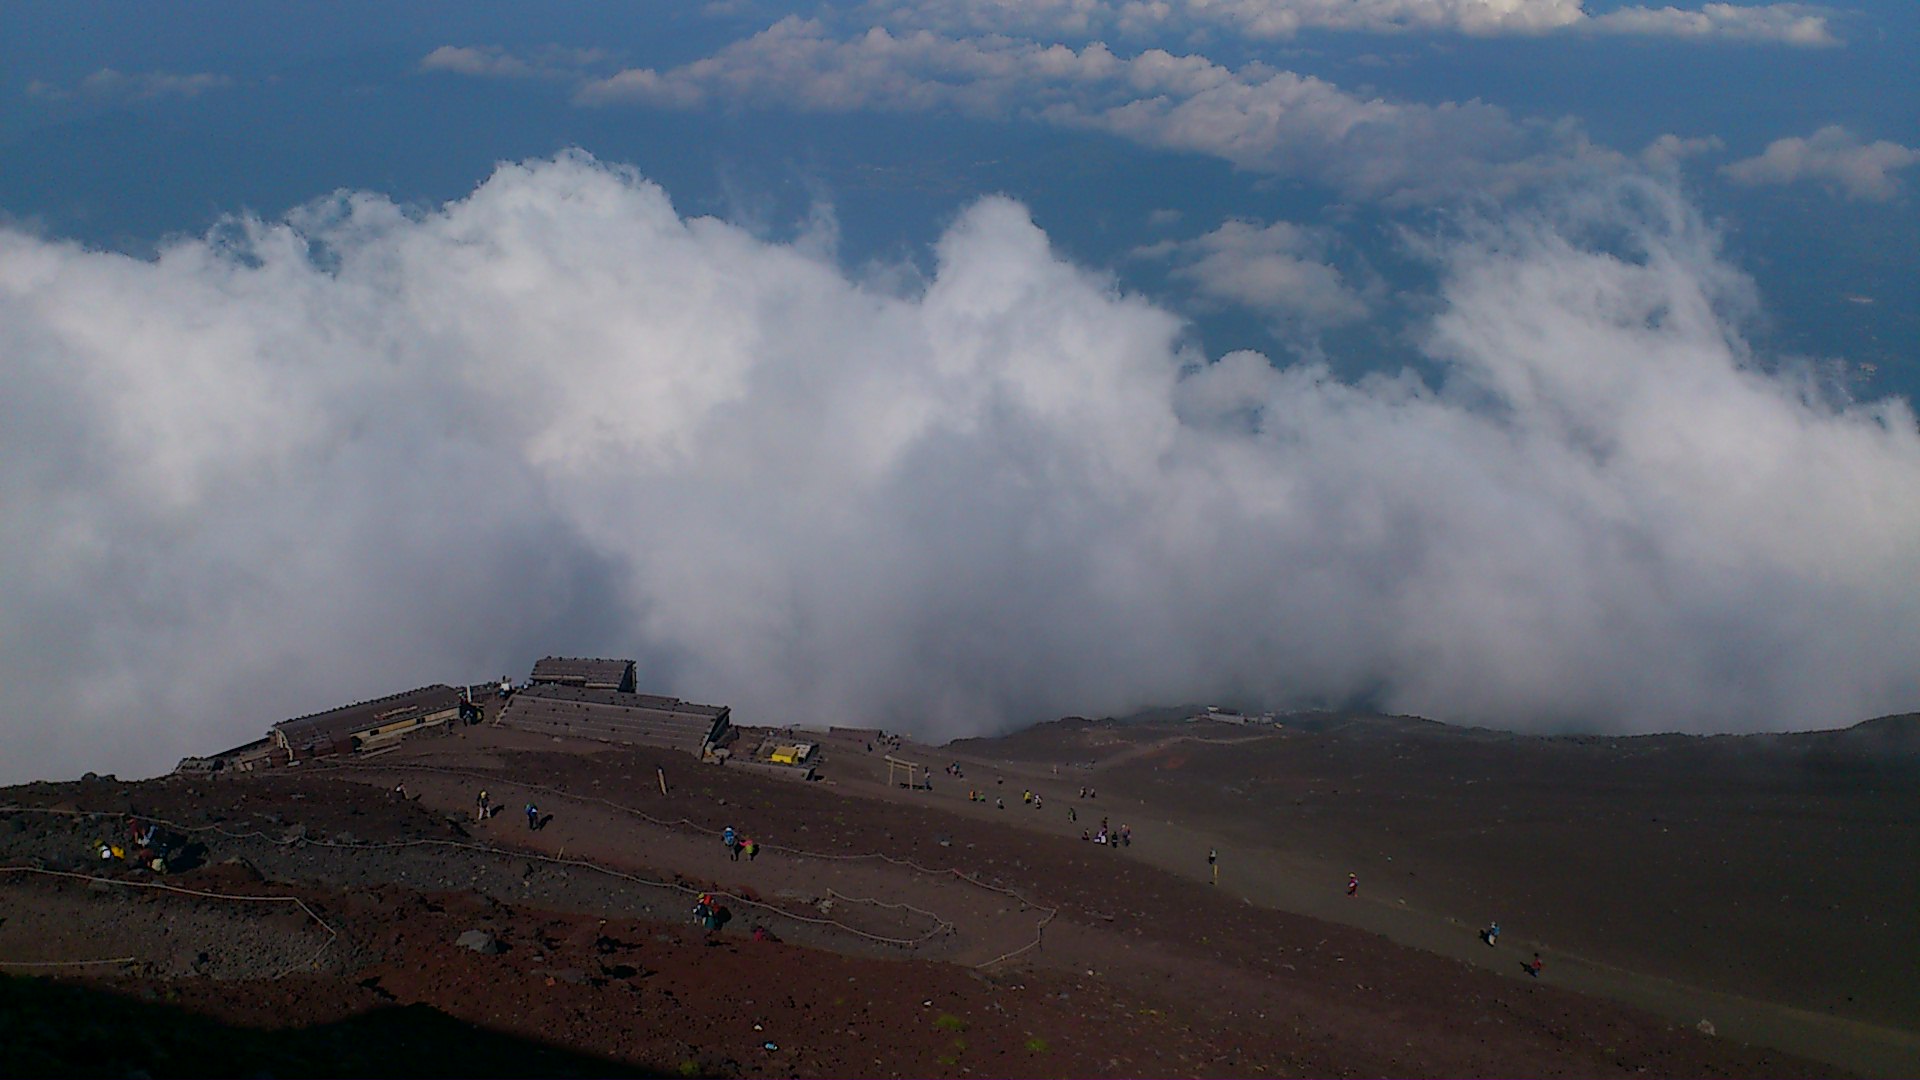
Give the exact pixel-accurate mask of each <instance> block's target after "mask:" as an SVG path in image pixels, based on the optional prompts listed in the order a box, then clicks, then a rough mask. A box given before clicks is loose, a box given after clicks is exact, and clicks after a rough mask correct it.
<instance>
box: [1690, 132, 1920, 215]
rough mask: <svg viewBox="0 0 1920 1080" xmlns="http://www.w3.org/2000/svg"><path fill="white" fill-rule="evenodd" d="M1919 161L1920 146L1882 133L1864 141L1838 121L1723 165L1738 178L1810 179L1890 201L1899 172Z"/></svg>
mask: <svg viewBox="0 0 1920 1080" xmlns="http://www.w3.org/2000/svg"><path fill="white" fill-rule="evenodd" d="M1915 162H1920V150H1915V149H1914V148H1912V147H1910V146H1902V145H1900V144H1899V143H1896V142H1888V141H1887V140H1885V139H1882V140H1880V141H1878V142H1872V143H1865V142H1861V141H1860V139H1859V137H1858V136H1856V135H1854V134H1853V133H1852V132H1850V131H1848V130H1847V129H1846V128H1844V127H1841V126H1839V125H1838V124H1829V125H1827V126H1826V127H1823V128H1821V129H1820V130H1818V131H1816V132H1814V133H1813V135H1812V137H1810V138H1805V139H1802V138H1787V139H1779V140H1777V141H1775V142H1773V143H1770V144H1768V146H1767V148H1766V150H1764V151H1762V152H1761V153H1760V154H1759V155H1758V156H1757V157H1750V158H1746V159H1744V160H1741V161H1736V162H1734V163H1733V164H1731V165H1726V166H1723V167H1722V168H1721V169H1720V171H1721V172H1722V173H1724V174H1726V176H1727V177H1728V178H1729V179H1731V180H1734V181H1736V182H1738V183H1742V184H1749V185H1759V184H1795V183H1799V182H1801V181H1803V180H1811V181H1815V182H1817V183H1821V184H1824V185H1826V186H1828V187H1833V188H1838V189H1839V190H1840V191H1842V192H1844V193H1845V194H1846V196H1847V197H1848V198H1850V199H1862V200H1868V201H1885V200H1887V199H1891V198H1893V197H1894V196H1895V195H1897V194H1899V192H1900V178H1899V177H1897V176H1895V175H1894V173H1896V172H1898V171H1899V170H1901V169H1905V168H1909V167H1911V166H1912V165H1913V164H1914V163H1915Z"/></svg>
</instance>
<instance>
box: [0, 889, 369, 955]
mask: <svg viewBox="0 0 1920 1080" xmlns="http://www.w3.org/2000/svg"><path fill="white" fill-rule="evenodd" d="M0 874H45V875H47V876H48V877H61V878H72V879H74V880H76V881H88V882H99V883H101V884H105V885H122V886H126V887H128V888H134V889H159V890H162V891H164V892H172V893H180V894H182V895H185V896H198V897H204V898H206V899H209V900H238V901H257V902H261V903H279V904H294V905H296V906H297V907H299V909H300V910H301V911H304V912H306V913H307V918H309V919H312V920H313V921H314V922H316V923H318V924H320V929H322V930H325V931H326V932H327V940H326V941H323V942H321V943H320V948H318V949H317V950H315V951H314V954H313V958H312V959H310V960H308V961H307V966H308V967H318V966H319V964H320V956H321V954H323V953H325V952H326V951H327V949H329V948H330V947H332V946H333V944H334V943H335V942H337V941H339V940H340V933H339V931H337V930H335V929H334V928H333V927H331V926H329V925H327V920H325V919H323V918H321V917H320V915H319V914H318V913H317V912H315V911H314V910H313V909H312V908H310V907H308V906H307V902H306V901H305V900H302V899H300V898H299V897H297V896H244V895H240V894H237V893H217V892H209V891H207V890H205V889H189V888H185V887H183V886H179V885H168V884H166V883H165V882H161V881H122V880H120V879H118V878H106V877H99V876H98V875H94V874H76V873H74V872H72V871H70V870H47V869H44V868H42V867H38V866H0ZM288 970H289V973H291V972H292V971H293V970H295V969H288Z"/></svg>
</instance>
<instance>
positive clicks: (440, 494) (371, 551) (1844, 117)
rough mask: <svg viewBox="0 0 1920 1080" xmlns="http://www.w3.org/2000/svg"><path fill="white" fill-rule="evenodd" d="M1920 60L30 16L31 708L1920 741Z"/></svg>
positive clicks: (16, 76)
mask: <svg viewBox="0 0 1920 1080" xmlns="http://www.w3.org/2000/svg"><path fill="white" fill-rule="evenodd" d="M1916 31H1920V14H1917V13H1916V9H1915V7H1914V5H1911V4H1906V3H1899V2H1893V0H1875V2H1868V3H1855V4H1851V5H1848V6H1846V7H1839V6H1828V5H1820V4H1802V3H1778V4H1765V3H1736V4H1724V3H1707V4H1700V3H1692V2H1680V3H1676V4H1674V5H1672V6H1666V5H1638V4H1631V3H1610V2H1602V0H1588V2H1586V3H1584V4H1583V3H1581V2H1579V0H1267V2H1254V0H1244V2H1242V0H1215V2H1212V3H1167V4H1147V3H1103V2H1097V0H1060V2H1058V3H1035V4H1024V5H1006V4H1000V3H994V2H988V0H922V2H918V3H915V2H908V0H898V2H889V0H879V2H874V3H867V4H844V5H833V6H827V5H807V6H794V5H777V4H759V3H751V2H741V3H716V4H709V5H706V6H705V7H692V6H682V5H628V6H613V5H599V4H595V5H572V6H568V5H559V6H554V5H544V6H542V7H540V8H539V9H538V10H537V11H536V10H533V9H528V8H525V7H523V6H519V5H474V4H447V5H432V4H399V5H388V4H380V5H371V4H331V5H312V6H295V7H262V6H260V5H251V4H194V5H170V4H153V5H140V6H133V7H128V6H122V5H87V4H71V3H62V4H57V5H56V4H30V3H27V4H11V5H8V6H7V7H6V8H5V9H3V10H0V215H3V216H4V218H3V220H4V221H5V222H6V228H5V233H4V237H5V241H6V244H5V251H4V253H3V254H0V327H5V328H6V329H5V333H6V335H7V337H8V338H9V341H8V350H9V351H8V353H7V359H6V360H5V361H4V362H5V363H7V364H8V365H9V367H10V368H12V369H13V370H12V372H11V374H12V376H13V378H12V379H11V380H10V382H11V383H12V385H13V386H14V387H15V389H14V391H13V392H11V393H10V394H9V399H10V400H9V403H8V406H7V414H8V418H9V420H10V423H9V434H8V435H4V436H0V439H5V440H7V446H6V448H7V450H8V453H9V457H10V458H11V459H12V460H13V464H12V465H10V466H7V467H6V469H5V471H4V472H0V485H4V486H0V493H4V494H5V495H6V496H7V499H8V502H9V503H10V504H11V505H13V506H17V507H27V508H29V509H30V510H31V511H32V513H31V514H29V515H10V518H11V520H12V522H13V524H12V525H11V526H10V527H9V528H8V531H7V533H6V534H5V542H6V544H7V545H8V550H9V552H10V554H11V556H12V557H11V558H10V559H9V568H8V570H6V571H4V576H0V599H4V600H5V601H6V606H5V609H4V612H5V613H4V614H0V620H4V629H5V631H6V633H5V636H4V637H3V638H0V675H3V676H4V677H5V679H6V682H7V684H8V685H11V686H15V687H18V686H21V685H23V684H26V683H30V682H32V683H40V684H45V683H47V682H48V680H47V679H46V678H45V673H47V672H49V671H81V670H86V671H100V670H110V671H112V672H115V673H116V674H114V675H113V676H112V677H111V678H109V679H107V680H106V681H105V685H102V686H100V687H98V688H96V689H95V690H94V691H92V692H91V693H90V694H89V695H88V696H87V698H86V704H85V705H84V706H82V707H79V708H77V709H76V708H75V706H74V705H73V703H72V700H71V699H70V698H68V697H66V696H63V693H62V692H60V691H57V690H54V689H48V690H45V691H37V692H33V691H30V692H29V695H28V696H29V699H30V700H29V701H28V703H27V705H26V707H25V708H24V709H23V710H22V711H21V712H19V713H17V714H16V716H17V717H18V719H9V720H8V721H6V722H7V723H9V724H16V723H17V724H21V725H23V726H25V727H27V728H30V729H31V731H32V732H33V736H32V738H33V739H34V740H37V742H36V746H37V747H38V748H37V749H36V750H35V751H34V752H32V753H30V754H28V755H26V756H24V757H22V758H20V759H19V760H20V761H21V762H23V763H32V764H23V765H22V766H20V767H21V768H22V769H24V770H26V771H27V772H31V771H34V770H42V771H43V770H44V769H62V768H64V769H69V770H71V769H74V768H76V767H78V766H80V765H83V764H84V761H83V759H84V758H85V751H86V749H87V748H89V747H94V746H97V745H98V744H99V741H100V740H99V738H98V736H100V735H101V734H102V733H111V732H115V731H118V730H120V728H121V727H122V725H124V723H125V722H126V721H125V718H126V717H127V715H128V714H129V711H130V710H134V709H135V705H134V703H135V702H139V703H140V705H139V706H138V708H139V710H140V711H142V714H143V715H144V716H146V717H147V718H148V719H147V720H146V721H144V722H145V723H147V724H149V726H150V728H151V730H150V731H149V732H148V734H147V735H146V736H145V738H144V740H143V745H144V746H146V747H147V749H146V750H145V751H144V753H145V756H144V757H143V758H141V760H140V761H139V762H138V763H137V764H134V765H130V766H128V767H129V768H155V767H164V766H165V765H166V764H169V763H170V761H171V759H172V758H173V757H177V756H179V755H180V754H182V753H187V752H195V751H205V750H209V749H213V748H214V747H212V746H210V745H209V743H222V742H224V741H238V740H239V739H240V738H242V737H245V736H247V735H249V734H250V733H252V732H254V731H256V730H258V729H259V728H260V727H261V726H262V725H263V724H264V723H265V722H269V721H271V720H273V719H277V718H280V717H281V716H283V715H291V714H294V713H298V712H305V711H311V710H312V709H314V708H321V707H325V706H327V705H330V704H335V703H338V702H337V700H336V699H338V698H340V697H342V696H343V695H344V696H346V697H353V696H355V695H361V696H371V695H374V694H377V693H382V692H387V691H389V690H391V689H397V688H399V687H398V686H397V685H394V684H396V683H400V682H408V683H410V682H415V681H419V680H420V679H421V678H446V679H458V678H465V677H474V678H479V677H482V676H485V675H491V674H497V670H496V669H510V670H517V669H519V668H520V667H522V666H524V665H525V663H526V662H527V660H528V659H529V658H530V657H531V656H533V655H536V654H537V653H539V652H545V651H548V650H557V651H567V652H594V653H608V654H619V655H637V656H640V657H642V658H643V659H644V660H645V661H646V662H647V663H648V665H649V670H650V671H651V672H652V673H653V678H654V680H655V683H656V685H658V686H659V687H660V688H662V689H670V690H674V691H676V692H681V693H685V694H688V695H689V696H704V697H706V698H711V699H723V700H729V701H731V702H733V703H734V704H735V705H736V707H739V708H741V710H742V713H743V718H744V719H746V720H748V721H749V722H753V721H754V720H755V718H756V716H757V717H758V719H759V720H760V721H762V722H788V721H798V722H806V721H810V720H817V719H821V718H823V717H833V718H849V719H857V720H859V721H861V722H875V723H883V724H886V725H888V726H894V727H904V728H908V729H917V730H921V731H923V733H925V734H927V735H929V736H942V737H944V736H950V735H955V734H964V733H974V732H978V731H986V730H999V729H1004V728H1005V727H1007V726H1010V725H1015V724H1020V723H1026V722H1031V721H1033V720H1035V719H1040V718H1044V717H1046V716H1050V715H1058V714H1060V713H1065V712H1087V713H1098V712H1119V711H1124V710H1126V709H1129V708H1134V707H1140V706H1145V705H1151V704H1157V703H1162V702H1165V701H1172V700H1194V699H1202V698H1209V697H1215V696H1226V697H1233V698H1236V699H1243V700H1244V701H1245V702H1247V703H1249V704H1263V705H1272V706H1276V707H1296V706H1308V705H1320V704H1344V703H1365V704H1369V705H1374V706H1376V707H1382V708H1393V709H1400V710H1404V711H1410V712H1419V713H1421V714H1423V715H1430V716H1436V717H1438V718H1442V719H1449V720H1457V721H1461V722H1476V723H1491V724H1498V725H1502V726H1508V727H1515V728H1523V729H1546V730H1564V729H1569V728H1578V729H1589V730H1626V731H1642V730H1668V729H1679V730H1743V729H1750V728H1773V729H1777V728H1789V727H1807V726H1831V725H1834V724H1839V723H1847V722H1852V721H1854V720H1858V719H1864V718H1866V716H1868V715H1873V714H1876V713H1878V712H1883V711H1894V710H1899V709H1911V708H1915V707H1920V683H1916V677H1915V676H1914V675H1913V674H1912V673H1911V670H1910V664H1909V662H1908V661H1909V660H1910V657H1911V652H1912V650H1911V647H1910V646H1911V645H1913V644H1914V643H1915V640H1914V631H1913V626H1914V625H1916V623H1915V621H1914V617H1915V616H1916V615H1917V614H1920V593H1916V591H1915V590H1916V588H1917V587H1916V585H1915V584H1914V582H1915V581H1916V580H1920V579H1917V578H1916V576H1915V575H1914V574H1913V573H1912V571H1913V570H1914V569H1915V568H1916V567H1915V566H1914V559H1915V558H1916V552H1920V531H1917V530H1920V523H1916V520H1915V518H1914V516H1913V515H1914V513H1915V512H1916V507H1920V473H1916V462H1920V458H1916V457H1915V452H1914V446H1913V431H1912V430H1911V428H1912V416H1911V405H1910V402H1911V401H1912V400H1913V398H1914V397H1915V395H1916V393H1920V351H1917V349H1916V346H1920V312H1917V311H1916V303H1915V299H1916V298H1915V295H1914V289H1913V284H1912V283H1913V282H1914V281H1915V280H1917V279H1920V243H1916V242H1915V241H1916V240H1920V211H1916V203H1915V199H1914V196H1913V185H1914V183H1915V181H1916V178H1920V168H1917V167H1916V163H1917V162H1920V150H1916V147H1920V130H1917V129H1920V109H1916V107H1915V106H1916V93H1915V90H1914V84H1913V80H1912V78H1911V76H1910V74H1909V73H1910V72H1911V71H1912V70H1913V68H1914V67H1915V66H1916V60H1920V56H1916V53H1917V52H1920V47H1917V46H1916V41H1917V40H1920V37H1917V35H1916ZM502 163H509V165H510V167H508V168H506V169H504V170H503V171H496V169H497V167H498V166H500V165H501V164H502ZM983 200H984V201H983ZM535 223H538V224H539V225H540V227H541V228H543V229H546V230H548V232H547V233H539V234H536V233H532V232H529V231H527V230H529V229H531V228H533V227H534V225H535ZM555 237H572V238H573V239H572V241H571V242H570V244H569V245H565V246H558V247H556V246H555V244H556V241H555V239H554V238H555ZM613 238H620V243H621V244H623V245H624V246H618V247H612V246H607V245H612V244H613V243H614V239H613ZM603 248H604V250H603ZM477 253H484V254H477ZM996 267H997V268H998V270H997V271H996V269H995V268H996ZM658 275H664V276H658ZM1003 279H1004V280H1003ZM702 282H706V283H710V284H711V288H707V289H701V288H695V287H694V286H695V285H697V284H698V283H702ZM1014 283H1018V284H1017V287H1016V284H1014ZM650 287H652V288H660V289H664V290H666V291H668V292H673V293H674V294H675V295H677V296H679V300H678V303H679V304H680V305H682V306H680V307H666V308H661V307H657V306H654V305H651V304H650V303H649V302H648V299H649V298H648V296H647V295H644V294H642V293H640V292H636V290H644V289H647V288H650ZM1023 290H1024V291H1023ZM799 296H804V297H810V298H811V301H810V305H811V306H803V307H798V308H796V307H794V306H793V305H794V303H795V301H794V299H793V298H794V297H799ZM581 297H586V298H591V299H592V301H593V302H591V303H588V302H583V301H581V300H579V299H578V298H581ZM436 305H437V306H436ZM555 310H564V311H565V312H567V315H568V318H567V319H566V320H557V319H555V318H554V316H553V315H552V312H553V311H555ZM463 312H466V313H469V314H468V315H467V317H465V318H461V317H460V313H463ZM696 313H697V314H698V315H700V316H702V317H704V318H706V319H709V320H711V322H710V323H707V324H701V325H694V324H690V323H688V322H687V318H688V317H690V316H691V315H693V314H696ZM829 313H832V314H833V318H831V319H829V318H828V314H829ZM764 320H774V321H773V322H765V321H764ZM480 325H485V326H489V327H491V330H490V332H489V335H488V336H486V337H484V338H477V337H475V332H474V331H473V329H472V327H474V326H480ZM1122 329H1125V330H1126V332H1125V333H1121V332H1120V331H1121V330H1122ZM1116 334H1118V336H1115V335H1116ZM116 335H119V336H116ZM508 343H512V344H513V346H514V348H515V349H517V350H518V351H513V350H508V349H507V345H508ZM507 380H513V381H515V387H516V389H513V390H509V389H508V388H507V387H506V386H505V385H503V382H504V381H507ZM128 386H137V387H142V388H144V389H143V390H142V391H141V392H140V393H137V394H134V393H128V392H126V391H125V390H124V389H115V388H116V387H118V388H124V387H128ZM526 386H532V387H535V388H537V389H536V390H532V391H526V390H525V389H524V388H525V387H526ZM523 393H525V394H530V398H529V397H522V396H517V395H520V394H523ZM663 403H666V404H663ZM616 404H617V405H618V406H619V407H618V408H614V407H613V406H614V405H616ZM668 405H671V407H670V408H669V407H667V406H668ZM443 409H444V411H445V413H446V415H447V416H453V417H459V418H462V419H461V422H460V423H455V422H454V421H453V420H450V419H445V418H437V419H436V420H434V421H433V422H430V423H424V424H422V423H418V422H411V423H410V422H407V421H406V419H405V418H406V417H409V416H418V415H420V414H421V412H422V411H424V412H426V413H427V414H430V415H435V416H436V417H440V413H441V412H442V411H443ZM263 410H264V411H265V412H266V413H267V414H268V415H270V416H273V417H278V418H280V420H279V422H277V423H271V424H270V423H267V422H266V421H264V420H262V419H260V418H259V417H258V416H256V415H255V414H256V413H258V412H261V411H263ZM503 414H505V415H506V416H508V417H510V418H505V419H503ZM387 422H392V423H395V424H398V425H399V430H398V431H396V430H394V429H390V428H387V427H383V426H381V425H382V424H385V423H387ZM741 424H751V425H752V431H753V432H754V434H753V435H751V436H749V435H746V434H742V433H740V431H739V429H738V425H741ZM830 425H839V426H838V427H832V428H831V430H829V426H830ZM849 430H851V431H859V432H864V433H866V434H864V435H862V436H860V437H855V436H853V435H850V434H847V432H848V431H849ZM1116 432H1118V433H1122V434H1123V436H1124V437H1121V438H1120V441H1119V442H1117V443H1116V442H1114V441H1113V440H1114V439H1115V438H1116ZM1143 447H1144V448H1145V449H1143ZM1149 451H1150V452H1149ZM503 485H504V486H506V487H508V488H509V489H510V490H511V491H512V493H513V494H512V496H511V497H508V498H503V499H498V500H492V501H494V502H497V504H498V505H497V506H496V508H495V509H493V510H492V511H488V512H480V513H477V514H475V513H470V512H469V510H468V509H467V508H468V507H470V506H472V505H473V504H474V503H475V502H476V501H478V502H480V503H481V504H482V505H485V504H486V503H488V502H489V497H488V495H487V494H486V493H487V492H489V491H492V490H494V489H496V488H497V487H500V486H503ZM933 492H941V493H944V494H943V495H942V496H941V497H940V498H937V499H936V498H933V497H932V496H931V495H930V494H929V493H933ZM647 507H653V508H656V511H655V512H653V513H649V512H647V511H646V510H645V508H647ZM409 513H412V514H416V515H417V516H419V517H420V518H422V519H425V520H422V521H412V522H410V523H409V524H407V525H406V526H405V527H404V528H401V529H400V532H401V534H402V535H403V539H402V540H400V541H396V540H395V539H394V538H393V536H391V535H389V534H388V533H387V532H385V531H383V530H387V529H392V528H395V526H394V524H393V522H394V517H393V515H395V514H399V515H401V516H402V517H406V516H407V515H408V514H409ZM663 518H669V519H673V520H677V521H681V522H684V523H686V527H687V528H688V529H689V530H691V531H694V532H698V533H700V534H701V535H704V536H707V537H709V538H713V537H729V538H731V539H729V540H727V541H725V542H722V541H718V540H711V539H710V541H709V542H708V543H705V544H692V545H683V544H682V543H681V541H680V539H679V538H678V536H677V534H675V533H674V532H673V530H671V529H667V528H666V527H665V526H664V525H661V524H659V522H660V521H661V520H662V519H663ZM28 520H31V521H33V522H34V524H32V525H30V526H29V525H26V524H23V522H25V521H28ZM455 520H458V521H462V522H465V523H466V524H465V525H464V526H463V527H462V528H460V529H455V528H454V527H453V526H452V525H451V524H450V522H452V521H455ZM1170 521H1173V522H1180V523H1181V524H1170V523H1169V522H1170ZM1195 522H1203V523H1210V524H1195ZM662 530H665V531H662ZM290 544H291V545H297V546H298V547H300V548H301V549H302V550H301V553H300V554H299V555H298V556H297V557H290V556H289V554H288V551H287V546H288V545H290ZM449 544H456V545H457V549H458V551H459V552H460V554H459V557H457V558H453V559H452V560H451V561H449V558H448V555H447V546H448V545H449ZM109 583H112V584H109ZM322 594H324V596H322ZM290 612H298V613H299V615H298V616H297V617H290V615H289V613H290ZM504 612H511V615H508V614H503V613H504ZM376 623H377V624H379V625H380V626H382V627H383V628H384V629H382V630H380V631H378V632H373V631H369V630H368V629H367V628H368V626H369V625H370V624H376ZM449 625H457V626H458V627H459V629H458V630H457V631H448V630H446V629H445V628H446V627H447V626H449ZM1903 643H1904V644H1903ZM181 673H186V674H189V675H190V676H191V685H192V686H193V687H194V689H192V690H189V689H185V688H173V689H169V690H167V691H166V692H165V693H164V694H162V695H160V696H161V698H162V700H159V701H155V700H154V699H153V696H152V695H151V694H149V693H148V692H147V691H146V689H144V688H150V687H151V686H152V685H154V683H155V682H156V681H171V680H172V679H173V678H174V677H175V676H176V675H177V674H181ZM36 694H38V695H40V696H35V695H36ZM56 713H58V714H60V715H61V716H62V717H63V719H60V720H58V721H56V720H55V719H54V717H55V714H56ZM747 714H753V715H747ZM21 737H22V738H23V739H24V738H26V735H25V734H22V736H21ZM22 775H25V773H24V772H23V774H22Z"/></svg>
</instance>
